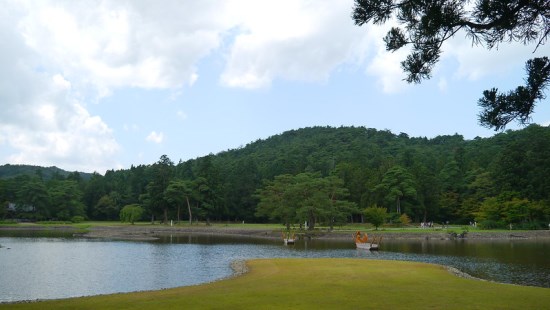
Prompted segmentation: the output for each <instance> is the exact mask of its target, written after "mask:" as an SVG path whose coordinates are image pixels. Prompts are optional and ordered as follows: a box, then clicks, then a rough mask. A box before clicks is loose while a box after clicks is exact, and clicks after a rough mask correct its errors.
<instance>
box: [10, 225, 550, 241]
mask: <svg viewBox="0 0 550 310" xmlns="http://www.w3.org/2000/svg"><path fill="white" fill-rule="evenodd" d="M0 230H59V231H67V232H71V231H74V235H75V236H77V237H84V238H103V239H116V240H135V241H153V240H157V239H159V238H160V237H163V236H170V235H189V234H192V235H218V236H227V237H231V236H234V237H249V238H261V239H281V238H282V237H281V231H282V229H280V230H266V229H261V228H239V227H231V226H229V225H228V226H225V227H224V226H207V225H196V226H187V227H177V226H168V225H167V226H159V225H151V226H147V225H135V226H93V227H90V228H88V229H87V231H86V232H80V231H78V230H77V229H76V228H74V227H71V226H63V225H52V226H49V225H48V226H41V225H36V226H30V225H25V226H11V225H10V226H0ZM363 232H365V233H367V234H370V235H374V236H377V237H382V239H420V240H455V239H539V238H550V230H532V231H513V230H512V231H494V232H493V231H483V232H477V231H472V232H463V233H456V232H452V231H447V230H441V229H439V230H433V229H426V231H423V230H419V231H415V232H410V231H403V232H401V231H398V230H392V231H385V230H369V231H363ZM353 233H354V232H353V231H340V230H334V231H327V230H315V231H297V232H296V236H297V238H298V239H306V238H307V239H320V240H351V239H352V235H353Z"/></svg>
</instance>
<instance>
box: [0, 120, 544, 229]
mask: <svg viewBox="0 0 550 310" xmlns="http://www.w3.org/2000/svg"><path fill="white" fill-rule="evenodd" d="M14 167H17V166H13V165H6V166H2V167H0V175H2V176H4V177H3V178H2V179H0V202H2V204H3V205H4V207H3V208H0V219H2V218H3V219H5V220H6V219H27V220H71V219H73V220H74V219H77V220H78V219H90V220H119V219H120V218H121V216H122V214H123V213H124V214H125V216H126V215H127V214H128V213H127V212H126V211H128V210H134V209H139V210H140V212H138V213H137V214H138V216H141V219H143V220H154V221H163V222H165V223H166V222H168V221H169V220H174V221H190V222H194V221H197V220H200V221H207V222H209V221H239V222H240V221H246V222H268V221H273V222H280V223H282V224H287V225H289V224H295V223H303V222H304V221H309V222H314V223H317V225H326V226H332V225H335V224H336V225H337V224H342V223H346V222H363V221H366V220H367V219H368V218H367V219H366V218H365V217H364V215H365V210H366V209H367V208H372V207H377V209H385V211H386V212H387V214H388V216H387V217H386V218H385V221H389V222H391V221H398V220H399V218H400V217H402V216H403V214H406V215H407V216H408V217H409V218H410V219H411V220H413V221H414V222H417V223H419V222H435V223H446V222H449V223H456V224H468V223H471V222H474V221H477V222H478V223H479V225H481V226H483V227H485V228H499V227H509V225H510V224H513V227H514V228H526V229H536V228H543V227H547V225H548V223H549V221H550V178H549V177H548V176H550V128H549V127H543V126H539V125H531V126H528V127H526V128H524V129H522V130H518V131H506V132H502V133H499V134H496V135H495V136H493V137H490V138H475V139H473V140H465V139H464V138H463V137H462V136H461V135H458V134H455V135H452V136H448V135H446V136H437V137H435V138H432V139H428V138H424V137H409V136H408V135H407V134H405V133H400V134H394V133H392V132H390V131H387V130H376V129H371V128H364V127H340V128H332V127H313V128H304V129H299V130H291V131H287V132H285V133H282V134H280V135H276V136H272V137H270V138H268V139H265V140H258V141H255V142H252V143H249V144H248V145H246V146H245V147H241V148H239V149H234V150H228V151H225V152H221V153H219V154H215V155H214V154H210V155H208V156H204V157H199V158H196V159H192V160H187V161H181V160H180V161H179V162H178V163H177V164H176V163H174V162H173V161H172V160H171V159H170V158H168V157H167V156H166V155H163V156H161V157H160V159H159V160H158V161H157V162H156V163H154V164H151V165H139V166H132V167H131V168H130V169H123V170H116V171H115V170H109V171H107V172H106V173H105V175H101V174H99V173H94V174H92V175H85V174H81V173H78V172H73V173H69V174H64V173H59V172H58V173H51V174H48V175H45V173H44V172H43V170H42V169H40V168H39V167H34V173H20V174H16V175H14V174H11V175H9V176H8V177H6V173H4V172H1V171H4V170H5V169H10V168H11V169H14ZM27 170H28V169H27ZM123 209H125V210H124V212H121V211H122V210H123Z"/></svg>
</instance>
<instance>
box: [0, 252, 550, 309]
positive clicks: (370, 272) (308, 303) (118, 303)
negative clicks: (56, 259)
mask: <svg viewBox="0 0 550 310" xmlns="http://www.w3.org/2000/svg"><path fill="white" fill-rule="evenodd" d="M247 265H248V267H249V269H250V271H249V273H247V274H245V275H243V276H239V277H235V278H231V279H226V280H222V281H218V282H214V283H208V284H204V285H197V286H190V287H181V288H175V289H167V290H161V291H151V292H138V293H128V294H115V295H105V296H95V297H83V298H73V299H64V300H53V301H45V302H36V303H22V304H11V305H0V308H5V309H548V307H549V305H550V289H547V288H537V287H527V286H516V285H507V284H498V283H492V282H486V281H477V280H471V279H464V278H459V277H457V276H454V275H452V274H450V273H449V272H448V271H447V270H446V269H445V268H444V267H442V266H437V265H430V264H424V263H414V262H399V261H376V260H365V259H301V258H300V259H261V260H252V261H249V262H248V263H247Z"/></svg>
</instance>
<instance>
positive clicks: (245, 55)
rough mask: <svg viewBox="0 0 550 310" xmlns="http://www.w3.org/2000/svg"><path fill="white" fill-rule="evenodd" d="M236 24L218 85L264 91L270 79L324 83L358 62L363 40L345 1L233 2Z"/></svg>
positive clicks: (364, 35)
mask: <svg viewBox="0 0 550 310" xmlns="http://www.w3.org/2000/svg"><path fill="white" fill-rule="evenodd" d="M237 3H239V5H237V6H236V5H234V4H235V2H233V3H232V4H233V6H231V7H232V8H233V10H230V11H229V12H230V16H232V17H234V18H235V19H236V20H238V21H239V24H238V28H237V34H236V35H235V39H234V42H233V44H232V45H231V46H230V48H229V51H228V55H227V63H226V66H225V70H224V72H223V74H222V76H221V82H222V83H223V84H224V85H227V86H230V87H243V88H261V87H268V86H269V85H271V82H272V81H273V80H274V79H277V78H281V79H288V80H304V81H326V80H327V79H328V77H329V75H330V73H331V72H332V71H333V70H335V69H336V68H337V67H338V66H340V65H342V64H346V63H357V62H358V61H360V60H361V59H362V55H363V54H364V52H365V49H366V48H367V47H368V46H367V45H365V44H364V40H365V38H366V37H367V34H366V32H365V31H364V29H361V28H359V27H356V26H354V25H353V21H352V20H351V18H350V14H351V7H352V4H353V3H352V2H351V1H340V0H336V1H323V2H319V1H316V2H309V1H292V0H289V1H277V2H260V1H245V2H243V1H239V2H237Z"/></svg>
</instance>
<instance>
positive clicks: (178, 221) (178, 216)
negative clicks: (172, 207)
mask: <svg viewBox="0 0 550 310" xmlns="http://www.w3.org/2000/svg"><path fill="white" fill-rule="evenodd" d="M180 207H181V206H180V205H179V204H178V215H177V218H178V220H177V222H176V223H178V224H179V223H180Z"/></svg>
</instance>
